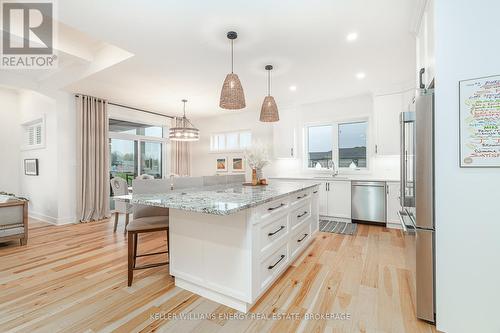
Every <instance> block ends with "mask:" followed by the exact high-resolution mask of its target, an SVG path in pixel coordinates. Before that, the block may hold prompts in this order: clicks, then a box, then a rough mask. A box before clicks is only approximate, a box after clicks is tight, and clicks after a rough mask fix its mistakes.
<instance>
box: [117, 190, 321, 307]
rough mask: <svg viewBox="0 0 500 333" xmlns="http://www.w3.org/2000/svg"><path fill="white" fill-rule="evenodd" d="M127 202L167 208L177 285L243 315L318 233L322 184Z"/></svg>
mask: <svg viewBox="0 0 500 333" xmlns="http://www.w3.org/2000/svg"><path fill="white" fill-rule="evenodd" d="M118 199H120V197H118ZM121 199H122V200H126V201H129V202H131V203H133V204H142V205H150V206H157V207H166V208H169V209H170V213H169V214H170V220H169V225H170V226H169V229H170V230H169V234H170V274H171V275H173V276H175V285H176V286H178V287H180V288H183V289H186V290H189V291H191V292H194V293H196V294H198V295H201V296H203V297H206V298H208V299H210V300H213V301H215V302H218V303H221V304H224V305H226V306H229V307H231V308H234V309H236V310H239V311H242V312H248V311H249V310H250V308H251V307H252V306H253V304H255V302H256V301H257V300H258V299H259V297H260V296H261V295H262V294H263V293H264V292H265V291H266V290H267V289H268V288H269V287H270V286H271V285H272V284H273V282H274V281H275V280H276V279H277V278H278V277H279V276H280V275H281V274H282V273H283V272H284V271H285V270H286V268H287V267H288V266H289V265H290V264H291V263H292V262H293V260H294V259H296V258H297V257H298V256H299V254H300V253H301V252H302V251H303V250H304V249H305V248H306V247H307V245H308V244H309V243H310V242H311V241H312V239H313V237H312V236H313V235H314V233H316V232H317V231H318V222H319V215H318V209H319V206H318V184H317V182H307V181H304V182H286V181H273V182H271V183H270V184H269V185H268V186H258V187H252V186H243V185H241V184H226V185H216V186H203V187H199V188H192V189H182V190H174V191H169V192H167V193H162V194H141V195H130V196H123V197H121Z"/></svg>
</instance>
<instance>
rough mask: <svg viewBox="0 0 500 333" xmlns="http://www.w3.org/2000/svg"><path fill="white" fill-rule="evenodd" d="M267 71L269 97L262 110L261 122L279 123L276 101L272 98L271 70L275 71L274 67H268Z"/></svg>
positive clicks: (263, 103)
mask: <svg viewBox="0 0 500 333" xmlns="http://www.w3.org/2000/svg"><path fill="white" fill-rule="evenodd" d="M265 69H266V71H267V96H266V98H264V102H262V108H261V109H260V121H263V122H267V123H269V122H276V121H279V120H280V116H279V114H278V106H277V105H276V101H275V100H274V97H273V96H271V70H272V69H273V66H272V65H267V66H266V67H265Z"/></svg>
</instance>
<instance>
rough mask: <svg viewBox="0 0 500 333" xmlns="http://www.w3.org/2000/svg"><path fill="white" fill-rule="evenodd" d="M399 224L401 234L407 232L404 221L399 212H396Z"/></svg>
mask: <svg viewBox="0 0 500 333" xmlns="http://www.w3.org/2000/svg"><path fill="white" fill-rule="evenodd" d="M398 216H399V223H401V227H402V228H403V232H404V233H405V234H406V233H407V232H408V228H406V224H405V220H404V218H403V215H402V214H401V212H400V211H398Z"/></svg>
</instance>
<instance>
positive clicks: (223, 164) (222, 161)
mask: <svg viewBox="0 0 500 333" xmlns="http://www.w3.org/2000/svg"><path fill="white" fill-rule="evenodd" d="M216 161H217V163H216V167H217V172H227V158H226V157H218V158H217V160H216Z"/></svg>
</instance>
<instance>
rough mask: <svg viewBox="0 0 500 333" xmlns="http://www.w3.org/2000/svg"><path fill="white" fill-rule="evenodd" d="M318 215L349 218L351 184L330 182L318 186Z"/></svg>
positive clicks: (339, 181) (347, 182) (337, 181)
mask: <svg viewBox="0 0 500 333" xmlns="http://www.w3.org/2000/svg"><path fill="white" fill-rule="evenodd" d="M319 213H320V215H324V216H332V217H340V218H346V219H350V218H351V182H350V181H347V180H346V181H342V180H336V181H330V182H324V183H322V184H321V186H320V192H319Z"/></svg>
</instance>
